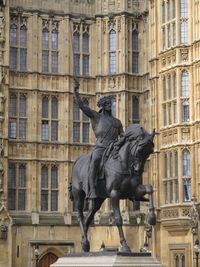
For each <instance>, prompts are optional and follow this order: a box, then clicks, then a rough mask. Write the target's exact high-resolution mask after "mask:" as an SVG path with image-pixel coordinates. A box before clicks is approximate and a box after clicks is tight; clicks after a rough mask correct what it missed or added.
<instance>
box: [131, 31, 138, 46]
mask: <svg viewBox="0 0 200 267" xmlns="http://www.w3.org/2000/svg"><path fill="white" fill-rule="evenodd" d="M132 50H138V32H137V31H136V30H134V31H133V32H132Z"/></svg>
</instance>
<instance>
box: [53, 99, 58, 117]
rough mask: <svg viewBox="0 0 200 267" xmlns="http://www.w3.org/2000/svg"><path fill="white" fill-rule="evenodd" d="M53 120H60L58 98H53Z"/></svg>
mask: <svg viewBox="0 0 200 267" xmlns="http://www.w3.org/2000/svg"><path fill="white" fill-rule="evenodd" d="M51 118H52V119H58V99H57V97H52V99H51Z"/></svg>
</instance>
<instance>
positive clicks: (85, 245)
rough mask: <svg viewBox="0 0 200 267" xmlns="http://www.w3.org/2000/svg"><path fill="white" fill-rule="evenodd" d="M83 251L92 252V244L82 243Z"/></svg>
mask: <svg viewBox="0 0 200 267" xmlns="http://www.w3.org/2000/svg"><path fill="white" fill-rule="evenodd" d="M81 245H82V249H83V251H84V252H89V251H90V242H89V241H88V240H84V241H82V242H81Z"/></svg>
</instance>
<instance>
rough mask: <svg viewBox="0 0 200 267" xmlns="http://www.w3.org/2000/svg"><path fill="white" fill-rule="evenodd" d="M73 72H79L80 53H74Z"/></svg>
mask: <svg viewBox="0 0 200 267" xmlns="http://www.w3.org/2000/svg"><path fill="white" fill-rule="evenodd" d="M74 74H76V75H79V74H80V55H79V54H74Z"/></svg>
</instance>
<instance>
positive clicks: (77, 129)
mask: <svg viewBox="0 0 200 267" xmlns="http://www.w3.org/2000/svg"><path fill="white" fill-rule="evenodd" d="M73 141H74V142H78V143H79V142H80V123H79V122H74V123H73Z"/></svg>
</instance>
